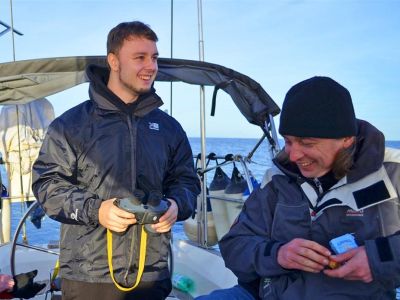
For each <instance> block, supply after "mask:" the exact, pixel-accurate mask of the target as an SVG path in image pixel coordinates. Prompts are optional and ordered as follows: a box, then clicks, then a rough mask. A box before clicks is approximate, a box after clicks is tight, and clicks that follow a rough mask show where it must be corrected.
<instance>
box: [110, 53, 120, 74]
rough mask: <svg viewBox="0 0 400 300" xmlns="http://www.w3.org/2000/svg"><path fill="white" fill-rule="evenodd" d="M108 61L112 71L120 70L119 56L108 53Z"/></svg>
mask: <svg viewBox="0 0 400 300" xmlns="http://www.w3.org/2000/svg"><path fill="white" fill-rule="evenodd" d="M107 62H108V65H109V66H110V69H111V71H118V70H119V60H118V57H117V56H116V55H115V54H114V53H109V54H108V55H107Z"/></svg>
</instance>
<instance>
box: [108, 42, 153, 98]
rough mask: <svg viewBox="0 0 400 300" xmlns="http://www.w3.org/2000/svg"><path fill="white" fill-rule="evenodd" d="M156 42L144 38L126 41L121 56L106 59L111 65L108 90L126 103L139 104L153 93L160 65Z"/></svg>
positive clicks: (119, 52) (119, 53)
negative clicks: (151, 90) (144, 96)
mask: <svg viewBox="0 0 400 300" xmlns="http://www.w3.org/2000/svg"><path fill="white" fill-rule="evenodd" d="M157 59H158V50H157V46H156V42H155V41H152V40H149V39H146V38H144V37H134V36H131V37H129V38H128V39H125V40H124V42H123V44H122V46H121V48H120V49H119V51H118V53H116V54H114V53H109V54H108V56H107V60H108V64H109V66H110V69H111V71H110V78H109V81H108V85H107V86H108V88H109V89H110V90H112V91H113V92H114V93H115V94H116V95H117V96H118V97H120V98H121V99H122V101H124V102H125V103H132V102H134V101H136V99H137V98H138V97H139V95H141V94H143V93H146V92H148V91H150V89H151V85H152V84H153V82H154V79H155V78H156V74H157V70H158V65H157Z"/></svg>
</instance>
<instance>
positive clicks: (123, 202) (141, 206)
mask: <svg viewBox="0 0 400 300" xmlns="http://www.w3.org/2000/svg"><path fill="white" fill-rule="evenodd" d="M137 194H138V191H135V195H133V196H132V197H125V198H120V199H117V200H115V201H114V204H115V205H116V206H117V207H119V208H121V209H123V210H125V211H127V212H130V213H133V214H135V217H136V220H137V222H138V223H139V224H155V223H158V221H159V219H160V217H161V216H162V215H163V214H164V213H165V212H166V211H167V210H168V208H169V205H170V203H169V201H168V200H165V199H162V197H161V194H160V195H159V196H158V195H157V196H156V197H154V195H153V197H151V196H150V197H149V198H150V199H149V200H150V201H147V203H142V201H141V197H138V195H137Z"/></svg>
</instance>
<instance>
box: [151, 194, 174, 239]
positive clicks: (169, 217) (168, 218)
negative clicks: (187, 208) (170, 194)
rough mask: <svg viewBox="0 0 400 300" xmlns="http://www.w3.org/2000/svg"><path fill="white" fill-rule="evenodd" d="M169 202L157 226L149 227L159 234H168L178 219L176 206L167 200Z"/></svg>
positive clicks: (172, 201)
mask: <svg viewBox="0 0 400 300" xmlns="http://www.w3.org/2000/svg"><path fill="white" fill-rule="evenodd" d="M167 200H168V201H169V202H171V205H170V206H169V208H168V210H167V211H166V212H165V214H163V215H162V216H161V218H160V220H159V222H158V223H157V224H153V225H151V227H152V228H153V229H154V230H155V231H156V232H159V233H163V232H168V231H170V230H171V227H172V225H174V224H175V222H176V219H177V218H178V205H177V204H176V202H175V201H174V200H172V199H167Z"/></svg>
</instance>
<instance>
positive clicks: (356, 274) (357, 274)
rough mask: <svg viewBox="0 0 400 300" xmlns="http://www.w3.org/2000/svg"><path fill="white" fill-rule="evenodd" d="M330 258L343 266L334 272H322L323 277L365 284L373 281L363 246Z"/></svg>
mask: <svg viewBox="0 0 400 300" xmlns="http://www.w3.org/2000/svg"><path fill="white" fill-rule="evenodd" d="M331 258H332V260H334V261H335V262H338V263H342V264H343V265H342V266H340V267H339V268H337V269H334V270H324V273H325V275H327V276H329V277H337V278H343V279H346V280H360V281H363V282H366V283H368V282H371V281H372V280H373V278H372V273H371V268H370V267H369V263H368V258H367V253H366V251H365V247H364V246H361V247H357V248H354V249H351V250H349V251H347V252H345V253H343V254H340V255H332V256H331Z"/></svg>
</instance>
